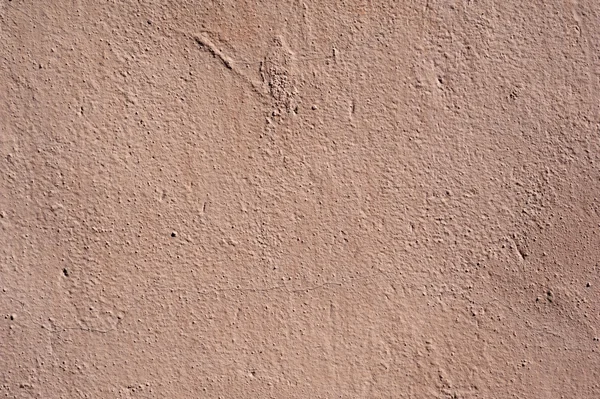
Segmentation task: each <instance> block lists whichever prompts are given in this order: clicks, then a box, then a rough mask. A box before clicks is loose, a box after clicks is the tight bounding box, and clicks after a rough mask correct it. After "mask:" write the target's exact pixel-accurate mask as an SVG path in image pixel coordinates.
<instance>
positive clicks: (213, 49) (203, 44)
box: [194, 35, 233, 70]
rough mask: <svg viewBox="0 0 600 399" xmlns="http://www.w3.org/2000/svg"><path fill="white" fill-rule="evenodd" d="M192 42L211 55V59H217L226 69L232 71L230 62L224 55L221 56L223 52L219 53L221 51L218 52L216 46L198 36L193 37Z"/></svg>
mask: <svg viewBox="0 0 600 399" xmlns="http://www.w3.org/2000/svg"><path fill="white" fill-rule="evenodd" d="M194 40H195V41H196V43H197V44H198V46H200V48H201V49H205V50H206V51H208V52H209V53H210V54H212V55H213V57H216V58H218V59H219V60H220V61H221V62H222V63H223V65H225V67H226V68H227V69H231V70H233V66H232V60H231V59H230V58H229V57H227V56H226V55H225V54H223V52H221V50H219V49H218V48H217V46H215V45H214V44H213V43H212V42H211V41H210V40H209V39H208V38H206V37H203V36H199V35H194Z"/></svg>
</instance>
